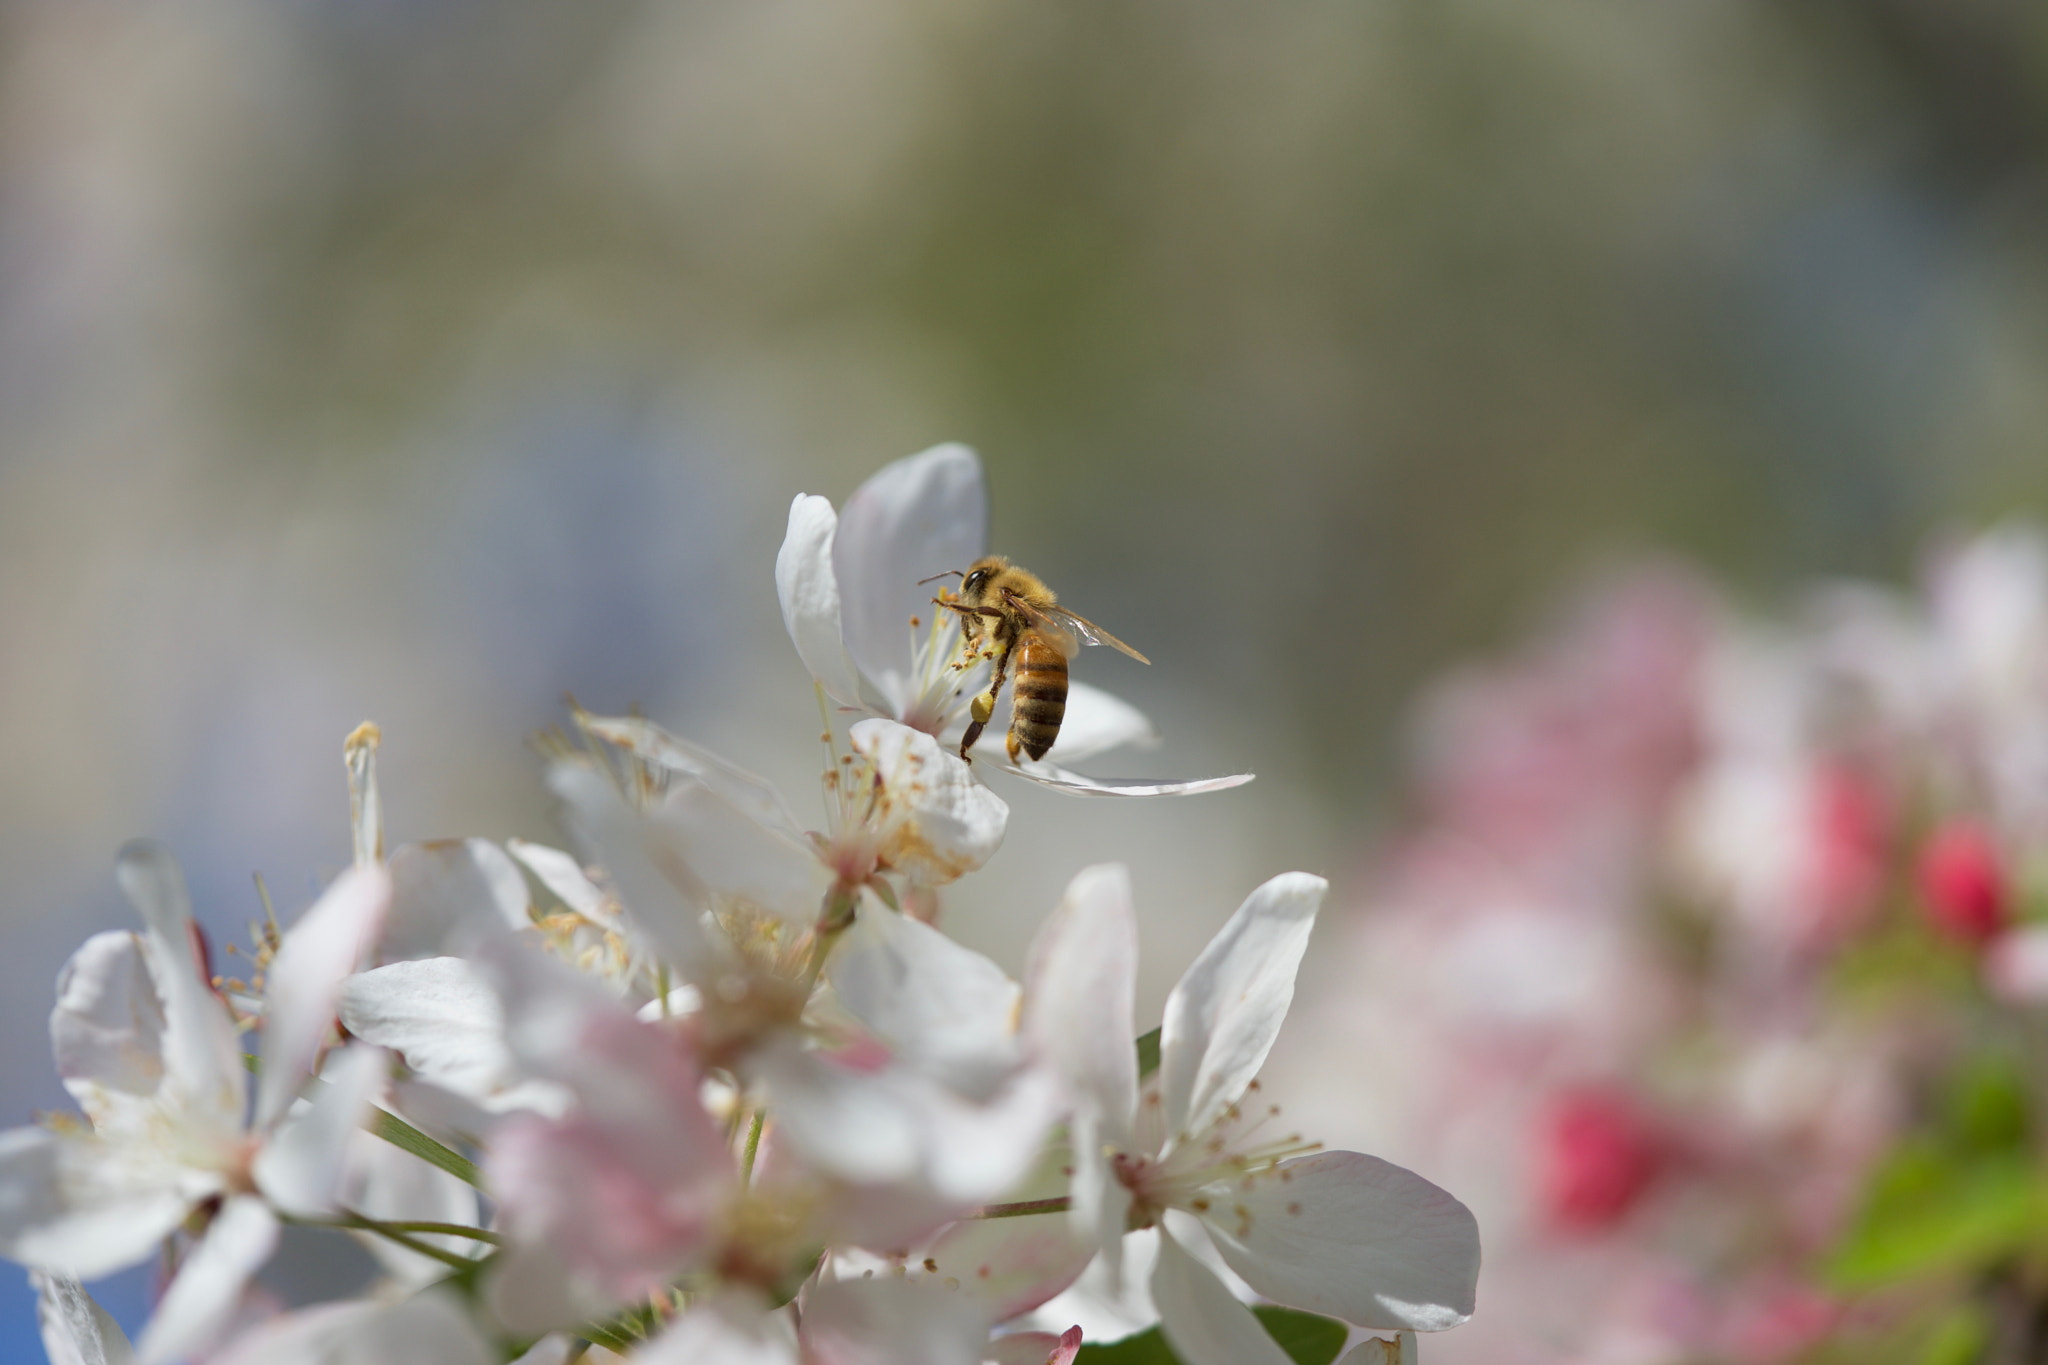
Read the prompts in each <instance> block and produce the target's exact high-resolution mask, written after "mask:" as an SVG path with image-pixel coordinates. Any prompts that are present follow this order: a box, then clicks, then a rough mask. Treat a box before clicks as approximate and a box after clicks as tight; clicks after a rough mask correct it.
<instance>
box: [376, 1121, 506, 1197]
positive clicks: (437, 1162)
mask: <svg viewBox="0 0 2048 1365" xmlns="http://www.w3.org/2000/svg"><path fill="white" fill-rule="evenodd" d="M363 1127H365V1128H367V1129H369V1130H370V1131H371V1132H372V1133H375V1134H376V1135H377V1136H378V1137H380V1138H383V1139H384V1140H385V1141H386V1142H388V1143H390V1144H391V1145H392V1146H394V1147H402V1148H404V1149H405V1150H406V1151H408V1152H411V1153H412V1154H413V1155H414V1156H416V1157H418V1158H419V1159H420V1160H422V1161H424V1162H426V1163H427V1164H428V1165H429V1166H438V1167H439V1168H440V1169H442V1170H444V1171H446V1172H448V1174H450V1175H452V1176H454V1177H455V1178H456V1179H457V1180H460V1181H462V1182H463V1183H464V1184H465V1185H474V1186H475V1187H476V1188H478V1189H482V1188H483V1187H484V1173H483V1172H482V1171H481V1170H479V1169H478V1168H477V1164H476V1163H475V1162H474V1161H471V1160H470V1159H469V1158H468V1157H466V1156H464V1155H462V1154H461V1153H460V1152H457V1151H454V1150H453V1149H451V1148H448V1147H445V1146H443V1145H442V1144H440V1143H438V1142H436V1141H434V1139H432V1138H430V1137H428V1136H427V1135H426V1134H425V1133H422V1132H421V1131H420V1130H419V1129H417V1128H415V1127H413V1126H412V1125H411V1124H409V1123H407V1122H406V1121H405V1120H404V1119H402V1118H400V1117H398V1115H396V1114H394V1113H392V1112H391V1111H390V1110H389V1109H379V1108H377V1107H375V1106H372V1107H371V1109H370V1113H369V1116H368V1117H366V1118H365V1119H364V1120H363Z"/></svg>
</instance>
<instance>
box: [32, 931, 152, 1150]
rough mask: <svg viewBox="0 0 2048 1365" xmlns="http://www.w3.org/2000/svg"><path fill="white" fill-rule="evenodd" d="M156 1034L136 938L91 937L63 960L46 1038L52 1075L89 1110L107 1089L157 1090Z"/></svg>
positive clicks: (135, 1093)
mask: <svg viewBox="0 0 2048 1365" xmlns="http://www.w3.org/2000/svg"><path fill="white" fill-rule="evenodd" d="M163 1031H164V1012H163V1004H162V1002H161V1001H159V1000H158V999H157V994H156V986H155V984H154V983H153V982H151V980H150V977H149V965H148V959H147V957H146V956H145V955H144V952H143V947H142V940H141V939H140V938H139V937H138V936H137V935H135V934H132V933H128V932H125V931H123V930H110V931H108V932H106V933H103V934H94V935H93V936H92V937H91V938H89V939H87V940H86V941H85V943H84V945H83V946H82V947H80V948H79V950H78V951H77V952H75V953H73V954H72V955H71V960H70V961H69V962H66V963H65V964H64V970H63V972H62V973H60V974H59V975H58V977H57V1007H56V1008H55V1009H54V1010H52V1011H51V1012H50V1043H51V1048H52V1050H53V1051H54V1052H55V1053H56V1057H57V1074H58V1075H59V1076H61V1077H63V1078H64V1086H65V1088H66V1089H68V1090H69V1091H70V1092H71V1094H72V1096H73V1098H75V1099H76V1100H77V1101H78V1102H79V1104H80V1105H81V1106H82V1107H84V1109H85V1110H86V1112H87V1113H88V1114H93V1109H94V1105H95V1102H96V1101H100V1100H104V1099H105V1098H107V1097H106V1094H105V1092H107V1091H110V1090H111V1091H119V1092H121V1093H122V1094H124V1095H131V1096H147V1095H149V1094H151V1093H152V1092H154V1091H155V1090H156V1088H157V1086H158V1085H159V1084H160V1083H161V1082H162V1080H163V1076H164V1059H163ZM93 1118H94V1122H95V1123H98V1122H99V1118H98V1116H97V1115H93Z"/></svg>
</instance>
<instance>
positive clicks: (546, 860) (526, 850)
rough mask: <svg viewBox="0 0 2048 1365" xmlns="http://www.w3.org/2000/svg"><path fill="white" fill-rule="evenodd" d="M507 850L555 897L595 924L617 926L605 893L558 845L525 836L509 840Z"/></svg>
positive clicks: (506, 843)
mask: <svg viewBox="0 0 2048 1365" xmlns="http://www.w3.org/2000/svg"><path fill="white" fill-rule="evenodd" d="M505 851H506V852H507V853H510V854H511V855H512V856H513V857H515V858H517V859H518V860H519V861H520V862H521V863H523V864H525V865H526V870H527V871H528V872H531V873H532V874H533V875H534V876H535V877H536V878H538V879H539V880H540V884H541V885H542V886H545V887H546V888H547V889H548V890H550V891H552V892H554V893H555V898H556V899H557V900H559V901H561V902H562V904H564V905H566V906H568V907H569V908H570V909H571V910H574V911H575V912H576V913H577V914H579V915H581V916H583V918H585V919H587V920H590V921H592V922H593V923H597V924H602V925H603V926H605V927H606V928H607V929H613V928H617V927H618V926H617V918H618V917H617V916H616V915H614V914H613V913H612V908H611V906H610V905H609V904H607V903H606V901H605V897H604V892H603V891H602V890H600V889H599V888H598V885H597V883H596V882H593V881H592V880H590V877H589V875H588V874H587V873H585V872H584V870H583V865H582V864H581V863H579V862H577V861H576V860H575V859H574V858H572V857H570V856H569V855H568V854H566V853H564V852H562V850H560V849H559V848H549V847H548V846H547V845H546V844H536V843H530V842H528V841H527V840H525V839H507V840H506V841H505Z"/></svg>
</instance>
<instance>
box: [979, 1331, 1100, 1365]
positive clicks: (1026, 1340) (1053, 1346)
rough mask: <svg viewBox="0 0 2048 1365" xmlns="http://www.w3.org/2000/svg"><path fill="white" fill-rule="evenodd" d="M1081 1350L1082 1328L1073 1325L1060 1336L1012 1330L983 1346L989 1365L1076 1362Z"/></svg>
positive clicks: (1044, 1364) (1053, 1364)
mask: <svg viewBox="0 0 2048 1365" xmlns="http://www.w3.org/2000/svg"><path fill="white" fill-rule="evenodd" d="M1080 1352H1081V1329H1080V1328H1079V1327H1070V1328H1068V1329H1067V1331H1066V1332H1065V1334H1064V1335H1061V1336H1054V1335H1053V1334H1052V1333H1051V1332H1011V1333H1008V1334H1006V1335H1004V1336H999V1337H996V1338H994V1339H992V1340H991V1341H990V1342H989V1344H988V1345H987V1346H986V1347H984V1348H983V1351H982V1359H983V1360H985V1361H987V1362H990V1365H1074V1357H1075V1356H1077V1355H1079V1354H1080Z"/></svg>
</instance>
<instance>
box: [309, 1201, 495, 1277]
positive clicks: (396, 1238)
mask: <svg viewBox="0 0 2048 1365" xmlns="http://www.w3.org/2000/svg"><path fill="white" fill-rule="evenodd" d="M284 1221H285V1222H287V1223H296V1224H298V1225H299V1226H301V1227H311V1228H346V1229H348V1230H350V1231H354V1232H374V1233H375V1234H377V1235H378V1236H379V1237H383V1238H385V1239H387V1240H389V1241H392V1242H396V1243H397V1244H398V1245H399V1246H402V1247H404V1248H405V1249H406V1250H407V1251H411V1252H416V1253H418V1254H419V1255H421V1256H425V1257H428V1258H429V1259H431V1260H436V1261H439V1262H441V1264H443V1265H445V1266H449V1267H451V1268H453V1269H455V1270H468V1269H471V1268H472V1267H473V1266H475V1264H476V1262H474V1261H472V1260H470V1259H469V1257H467V1256H459V1255H457V1254H456V1253H454V1252H452V1251H447V1250H444V1249H442V1248H441V1247H437V1246H435V1245H433V1244H432V1243H430V1242H422V1241H421V1240H420V1239H419V1238H417V1237H409V1236H407V1235H406V1234H405V1233H404V1232H401V1231H400V1230H399V1228H398V1226H397V1225H396V1224H392V1223H380V1222H378V1221H377V1220H376V1219H374V1218H365V1217H363V1215H361V1214H360V1213H355V1212H352V1211H350V1210H348V1209H341V1210H339V1211H338V1212H337V1213H336V1215H335V1216H334V1217H332V1218H299V1217H294V1216H293V1215H291V1214H285V1215H284ZM449 1226H451V1227H455V1226H457V1225H449ZM461 1230H462V1231H463V1232H465V1233H474V1232H475V1231H476V1229H474V1228H467V1229H461Z"/></svg>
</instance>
